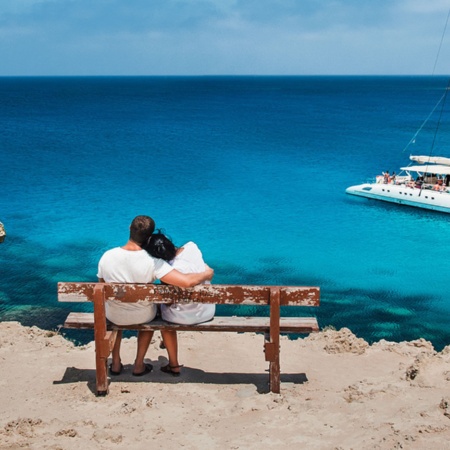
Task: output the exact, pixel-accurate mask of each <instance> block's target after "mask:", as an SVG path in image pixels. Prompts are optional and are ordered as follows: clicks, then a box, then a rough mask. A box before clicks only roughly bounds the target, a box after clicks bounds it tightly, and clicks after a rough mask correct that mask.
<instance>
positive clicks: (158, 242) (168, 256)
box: [144, 230, 177, 261]
mask: <svg viewBox="0 0 450 450" xmlns="http://www.w3.org/2000/svg"><path fill="white" fill-rule="evenodd" d="M144 249H145V250H146V251H147V252H148V253H150V255H152V256H153V257H155V258H161V259H164V260H165V261H172V259H174V258H175V255H176V253H177V248H176V247H175V245H174V244H173V242H172V241H171V240H170V239H169V238H168V237H167V236H166V235H165V234H163V233H162V232H161V230H158V231H157V232H156V233H155V234H152V235H151V236H150V238H149V240H148V241H147V244H146V245H145V246H144Z"/></svg>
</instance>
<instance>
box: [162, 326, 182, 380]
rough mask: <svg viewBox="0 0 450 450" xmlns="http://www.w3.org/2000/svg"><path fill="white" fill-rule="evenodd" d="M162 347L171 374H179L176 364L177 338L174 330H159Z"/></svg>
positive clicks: (178, 366) (178, 367)
mask: <svg viewBox="0 0 450 450" xmlns="http://www.w3.org/2000/svg"><path fill="white" fill-rule="evenodd" d="M161 334H162V337H163V340H164V345H165V346H166V349H167V354H168V356H169V366H170V368H171V370H172V372H179V371H180V365H179V363H178V338H177V332H176V331H174V330H161Z"/></svg>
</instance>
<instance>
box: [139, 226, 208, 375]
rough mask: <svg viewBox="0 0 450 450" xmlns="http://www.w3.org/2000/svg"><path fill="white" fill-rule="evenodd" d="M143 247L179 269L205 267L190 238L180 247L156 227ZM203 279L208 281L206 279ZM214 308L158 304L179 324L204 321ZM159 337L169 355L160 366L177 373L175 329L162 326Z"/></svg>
mask: <svg viewBox="0 0 450 450" xmlns="http://www.w3.org/2000/svg"><path fill="white" fill-rule="evenodd" d="M144 249H145V250H147V252H148V253H149V254H150V255H151V256H153V257H154V258H161V259H163V260H165V261H167V262H168V263H169V264H170V265H171V266H172V267H173V268H175V269H177V270H178V271H179V272H181V273H192V272H203V271H204V270H205V262H204V261H203V256H202V253H201V251H200V249H199V248H198V246H197V245H196V244H195V243H194V242H187V243H186V244H184V245H183V246H181V247H175V245H174V243H173V242H172V241H171V240H170V239H169V238H168V237H167V236H166V235H165V234H163V233H162V232H161V231H160V230H158V232H157V233H155V234H153V235H152V236H151V237H150V239H149V240H148V243H147V244H146V245H145V246H144ZM162 281H164V280H162ZM204 283H209V281H205V282H204ZM215 312H216V306H215V305H213V304H209V303H189V304H182V303H172V304H170V305H164V304H163V305H161V316H162V318H163V319H164V320H166V321H168V322H173V323H179V324H183V325H192V324H195V323H202V322H207V321H208V320H211V319H212V318H213V317H214V314H215ZM163 341H164V346H165V347H166V349H167V353H168V356H169V364H167V365H166V366H163V367H161V370H162V371H163V372H165V373H170V374H171V375H173V376H179V374H180V368H181V367H182V366H180V364H179V363H178V340H177V332H176V331H167V330H166V331H165V333H164V334H163Z"/></svg>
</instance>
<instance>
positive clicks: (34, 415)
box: [0, 322, 450, 450]
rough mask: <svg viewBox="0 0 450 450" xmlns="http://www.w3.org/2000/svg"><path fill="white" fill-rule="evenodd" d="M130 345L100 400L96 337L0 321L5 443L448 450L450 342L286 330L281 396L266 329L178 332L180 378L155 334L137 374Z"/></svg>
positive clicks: (0, 420) (0, 430) (1, 438)
mask: <svg viewBox="0 0 450 450" xmlns="http://www.w3.org/2000/svg"><path fill="white" fill-rule="evenodd" d="M86 332H87V333H89V331H86ZM135 348H136V339H135V338H130V339H126V340H124V344H123V356H122V359H123V363H124V364H125V371H124V372H123V373H122V374H121V375H119V376H117V377H112V379H111V384H110V393H109V395H108V396H106V397H96V396H95V394H94V392H95V372H94V367H95V365H94V346H93V344H92V343H91V344H88V345H86V346H83V347H76V346H74V345H73V344H72V343H71V342H69V341H68V340H66V339H65V338H64V337H63V336H61V335H58V334H56V333H54V332H49V331H45V330H40V329H38V328H36V327H31V328H29V327H23V326H21V325H20V324H18V323H17V322H3V323H0V364H1V366H0V367H1V378H0V387H1V391H0V400H1V412H0V448H1V449H18V448H29V449H64V450H66V449H68V450H70V449H77V450H79V449H82V448H85V449H125V448H126V449H149V448H164V449H175V448H177V449H178V448H185V449H203V448H205V449H206V448H208V449H256V448H258V449H260V448H270V449H287V448H289V449H290V448H306V449H339V450H340V449H346V450H347V449H396V448H402V449H431V448H432V449H450V346H447V347H446V348H444V350H443V351H442V352H436V351H435V350H434V349H433V347H432V345H431V344H430V343H429V342H427V341H424V340H422V339H419V340H417V341H413V342H402V343H391V342H386V341H381V342H379V343H376V344H373V345H368V344H367V343H366V342H365V341H363V340H362V339H358V338H357V337H356V336H354V335H353V334H352V333H351V331H350V330H348V329H342V330H339V331H335V330H328V331H323V332H320V333H317V334H314V335H311V336H310V337H308V338H306V339H300V340H295V341H292V340H288V339H287V338H282V341H281V372H282V384H281V394H272V393H268V392H267V381H268V374H267V368H268V363H266V362H265V361H264V355H263V351H262V350H263V337H262V336H261V335H255V334H251V333H247V334H236V333H187V332H186V333H181V334H180V361H181V362H182V363H184V365H185V367H184V368H183V373H182V376H181V377H179V378H174V377H172V376H170V375H168V374H164V373H162V372H160V370H159V367H160V366H161V365H162V364H165V363H166V362H167V359H166V354H165V351H164V350H162V349H160V348H159V333H156V334H155V341H154V343H152V345H151V348H150V349H149V352H148V354H147V357H148V358H147V359H146V361H148V362H151V363H152V364H153V365H154V371H153V372H152V373H151V374H149V375H147V376H145V377H142V378H137V377H133V376H131V371H132V365H131V364H132V362H133V360H134V352H135Z"/></svg>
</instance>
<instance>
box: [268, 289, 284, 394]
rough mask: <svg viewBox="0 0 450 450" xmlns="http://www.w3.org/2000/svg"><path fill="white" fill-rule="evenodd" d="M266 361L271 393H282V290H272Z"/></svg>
mask: <svg viewBox="0 0 450 450" xmlns="http://www.w3.org/2000/svg"><path fill="white" fill-rule="evenodd" d="M264 350H265V353H266V361H269V388H270V392H273V393H275V394H279V393H280V381H281V380H280V290H279V289H278V288H271V289H270V332H269V336H267V335H266V343H265V344H264Z"/></svg>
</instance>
